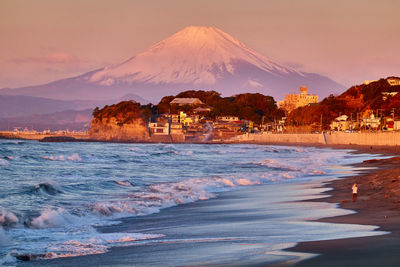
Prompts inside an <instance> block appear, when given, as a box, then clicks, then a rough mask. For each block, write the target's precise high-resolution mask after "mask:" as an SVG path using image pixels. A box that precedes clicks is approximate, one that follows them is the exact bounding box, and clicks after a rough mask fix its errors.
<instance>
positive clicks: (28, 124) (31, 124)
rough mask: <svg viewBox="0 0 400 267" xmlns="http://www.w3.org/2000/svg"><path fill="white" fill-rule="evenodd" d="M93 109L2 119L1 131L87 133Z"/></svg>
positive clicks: (0, 122) (0, 120) (0, 121)
mask: <svg viewBox="0 0 400 267" xmlns="http://www.w3.org/2000/svg"><path fill="white" fill-rule="evenodd" d="M92 112H93V109H85V110H80V111H77V110H66V111H61V112H54V113H51V114H40V115H27V116H20V117H12V118H0V131H9V130H11V131H12V130H14V128H22V129H24V128H27V129H28V130H32V129H34V130H36V131H44V130H51V131H58V130H66V129H69V130H71V131H86V130H88V129H89V127H90V121H91V120H92Z"/></svg>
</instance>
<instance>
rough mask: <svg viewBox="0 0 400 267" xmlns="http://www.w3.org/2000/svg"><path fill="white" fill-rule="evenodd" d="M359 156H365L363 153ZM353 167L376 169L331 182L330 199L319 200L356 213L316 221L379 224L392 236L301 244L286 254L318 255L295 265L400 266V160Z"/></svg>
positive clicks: (377, 161)
mask: <svg viewBox="0 0 400 267" xmlns="http://www.w3.org/2000/svg"><path fill="white" fill-rule="evenodd" d="M395 151H397V150H395ZM395 151H393V150H391V149H388V150H387V151H386V153H382V152H383V151H380V153H382V154H385V155H390V156H393V154H395ZM375 152H376V151H375ZM356 153H363V151H357V152H356ZM370 153H371V152H370ZM397 155H398V154H397ZM353 166H354V167H363V168H365V167H372V168H376V169H367V170H363V171H361V173H360V174H359V175H355V176H350V177H345V178H343V179H337V180H334V181H331V182H328V183H327V186H331V187H332V188H333V189H332V190H331V191H328V193H329V195H330V196H328V197H326V198H322V199H319V200H318V201H324V202H328V203H337V204H338V207H339V208H343V209H349V210H354V211H356V213H354V214H349V215H344V216H337V217H329V218H322V219H319V220H316V221H318V222H329V223H337V224H341V223H349V224H361V225H376V226H379V228H378V229H377V230H379V231H387V232H390V233H389V234H386V235H381V236H372V237H359V238H346V239H334V240H326V241H312V242H300V243H298V244H297V245H296V246H294V247H292V248H289V249H287V251H290V252H303V253H314V254H318V256H316V257H314V258H311V259H306V260H304V261H301V262H299V263H297V264H295V266H379V265H382V266H400V258H399V257H398V247H399V246H400V227H399V225H400V168H399V166H400V157H399V156H397V157H391V158H388V159H381V160H368V161H365V162H362V163H358V164H354V165H353ZM353 183H357V184H358V185H359V194H358V199H357V201H356V202H352V199H351V198H352V194H351V185H352V184H353ZM309 201H314V200H309ZM285 265H287V266H292V265H291V264H284V263H283V264H279V265H278V266H285Z"/></svg>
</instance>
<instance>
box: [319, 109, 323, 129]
mask: <svg viewBox="0 0 400 267" xmlns="http://www.w3.org/2000/svg"><path fill="white" fill-rule="evenodd" d="M319 131H320V133H322V113H321V119H320V122H319Z"/></svg>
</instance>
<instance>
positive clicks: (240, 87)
mask: <svg viewBox="0 0 400 267" xmlns="http://www.w3.org/2000/svg"><path fill="white" fill-rule="evenodd" d="M300 86H307V87H308V88H309V89H310V91H311V92H312V93H314V94H318V95H319V96H320V97H324V96H327V95H329V94H331V93H339V92H341V91H343V90H344V89H345V87H344V86H342V85H340V84H338V83H336V82H335V81H333V80H331V79H329V78H328V77H325V76H322V75H319V74H315V73H306V72H301V71H297V70H294V69H292V68H290V67H286V66H283V65H282V64H278V63H275V62H273V61H271V60H270V59H268V58H266V57H265V56H263V55H261V54H259V53H257V52H256V51H254V50H252V49H251V48H248V47H247V46H246V45H244V44H243V43H241V42H240V41H238V40H237V39H235V38H233V37H232V36H230V35H229V34H227V33H225V32H223V31H222V30H220V29H218V28H215V27H195V26H191V27H187V28H185V29H183V30H181V31H179V32H177V33H176V34H174V35H172V36H170V37H169V38H167V39H165V40H163V41H161V42H159V43H157V44H155V45H153V46H152V47H150V48H149V49H148V50H146V51H144V52H142V53H140V54H138V55H136V56H134V57H131V58H130V59H128V60H126V61H124V62H122V63H119V64H115V65H112V66H109V67H104V68H101V69H98V70H94V71H91V72H88V73H85V74H82V75H79V76H77V77H72V78H67V79H62V80H57V81H54V82H51V83H48V84H44V85H36V86H28V87H22V88H14V89H2V90H0V94H3V95H24V96H33V97H46V98H52V99H57V100H63V101H73V102H70V104H71V106H70V108H75V107H74V105H80V104H77V103H76V102H75V100H76V99H80V100H90V101H110V100H114V99H119V98H121V97H123V96H124V95H127V94H135V95H136V96H140V97H143V98H146V99H148V100H151V101H153V103H157V102H158V101H159V100H160V99H161V97H163V96H165V95H175V94H177V93H179V92H181V91H185V90H189V89H191V90H192V89H193V90H194V89H202V90H216V91H218V92H221V93H222V94H223V95H224V96H230V95H234V94H237V93H241V92H260V93H262V94H264V95H271V96H273V97H275V98H276V99H281V98H283V97H284V95H285V94H286V93H289V92H290V91H293V90H297V88H298V87H300ZM139 102H141V101H139ZM37 108H38V109H40V107H37ZM3 113H4V111H3ZM0 117H1V115H0Z"/></svg>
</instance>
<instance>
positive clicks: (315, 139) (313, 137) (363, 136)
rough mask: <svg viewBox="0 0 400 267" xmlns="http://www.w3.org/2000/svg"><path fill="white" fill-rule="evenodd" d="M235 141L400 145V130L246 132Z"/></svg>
mask: <svg viewBox="0 0 400 267" xmlns="http://www.w3.org/2000/svg"><path fill="white" fill-rule="evenodd" d="M235 141H239V142H257V143H299V144H302V143H313V144H327V145H365V146H400V132H379V133H324V134H272V133H266V132H264V133H262V134H245V135H241V136H237V137H236V138H235Z"/></svg>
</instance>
